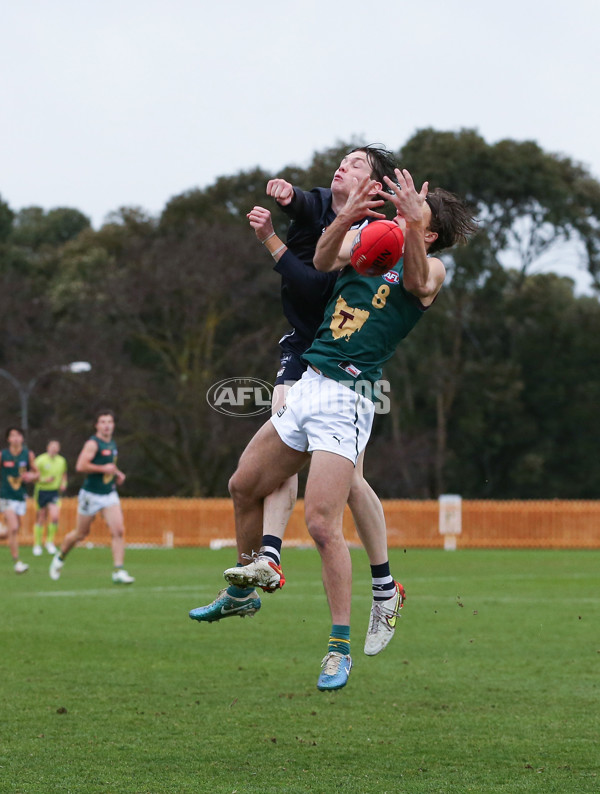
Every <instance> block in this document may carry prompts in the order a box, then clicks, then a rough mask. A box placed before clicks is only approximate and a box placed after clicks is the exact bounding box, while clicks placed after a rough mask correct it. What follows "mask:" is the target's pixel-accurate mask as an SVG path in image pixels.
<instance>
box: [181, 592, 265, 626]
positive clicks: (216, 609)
mask: <svg viewBox="0 0 600 794" xmlns="http://www.w3.org/2000/svg"><path fill="white" fill-rule="evenodd" d="M259 609H260V598H259V597H258V594H257V592H256V590H253V591H252V592H251V593H250V594H249V595H247V596H244V597H243V598H235V596H232V595H229V593H228V592H227V590H221V592H220V593H219V595H218V596H217V597H216V598H215V600H214V601H213V602H212V604H209V605H208V606H205V607H196V609H192V610H191V612H190V617H191V618H192V620H201V621H205V622H206V623H212V622H213V621H215V620H222V619H223V618H230V617H233V616H234V615H239V616H240V617H241V618H245V617H246V615H249V616H250V617H252V615H254V614H255V613H256V612H258V610H259Z"/></svg>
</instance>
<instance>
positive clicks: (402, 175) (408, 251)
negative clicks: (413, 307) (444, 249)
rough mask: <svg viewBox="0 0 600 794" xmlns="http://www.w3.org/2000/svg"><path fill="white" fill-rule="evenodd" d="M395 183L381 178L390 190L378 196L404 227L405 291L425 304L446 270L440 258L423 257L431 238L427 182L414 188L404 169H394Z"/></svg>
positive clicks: (435, 293)
mask: <svg viewBox="0 0 600 794" xmlns="http://www.w3.org/2000/svg"><path fill="white" fill-rule="evenodd" d="M395 173H396V178H397V180H398V184H395V183H394V182H392V180H391V179H390V178H389V177H387V176H386V177H384V179H385V182H386V184H387V186H388V187H389V188H390V190H391V191H392V192H391V193H384V194H382V195H384V196H385V198H386V199H387V200H388V201H391V202H392V204H393V205H394V206H395V207H396V218H395V220H396V222H397V223H398V224H399V226H401V227H404V266H403V276H402V281H403V284H404V288H405V289H406V291H407V292H410V293H411V294H412V295H415V296H416V297H417V298H419V300H420V301H421V303H423V305H425V306H428V305H429V304H430V303H432V302H433V299H434V298H435V296H436V295H437V294H438V292H439V291H440V289H441V286H442V284H443V283H444V279H445V277H446V269H445V267H444V265H443V263H442V260H441V259H437V258H436V257H430V256H427V243H428V241H429V240H430V239H432V238H433V239H435V235H434V233H433V232H431V230H430V229H429V228H428V223H427V217H428V216H427V214H426V213H425V211H424V210H425V199H426V197H427V189H428V187H429V183H428V182H424V183H423V186H422V187H421V190H420V191H417V189H416V187H415V184H414V182H413V178H412V176H411V175H410V173H409V172H408V171H407V170H406V169H403V170H400V169H399V168H396V169H395Z"/></svg>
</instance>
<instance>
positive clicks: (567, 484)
mask: <svg viewBox="0 0 600 794" xmlns="http://www.w3.org/2000/svg"><path fill="white" fill-rule="evenodd" d="M364 143H365V141H362V140H352V141H349V142H347V143H346V142H343V141H338V142H337V143H335V144H334V145H333V146H332V147H331V148H329V149H326V150H324V151H323V152H317V153H315V155H314V157H313V158H312V160H311V162H310V163H308V164H307V165H306V167H302V166H299V165H289V166H288V167H286V168H285V169H283V170H282V172H281V173H280V174H268V173H266V172H264V171H262V170H261V169H253V170H251V171H245V172H240V173H239V174H236V175H232V176H222V177H220V178H219V179H217V180H216V181H215V183H214V184H213V185H209V186H208V187H206V188H196V189H192V190H189V191H186V192H185V193H182V194H181V195H179V196H175V197H173V198H172V199H171V200H170V201H169V202H168V203H167V205H166V207H165V208H164V210H163V212H162V213H161V215H160V217H158V218H153V217H151V216H150V215H148V214H147V213H146V212H145V211H144V210H143V209H141V208H137V207H122V208H120V209H118V210H117V211H116V212H114V213H112V214H111V215H110V216H109V218H108V219H107V222H106V223H105V224H104V225H103V226H102V228H100V229H99V230H94V229H93V228H91V226H90V224H89V221H88V219H87V218H86V217H85V216H84V215H83V214H82V213H80V212H79V211H78V210H75V209H69V208H57V209H56V210H50V211H48V212H46V211H44V210H42V209H40V208H36V207H28V208H25V209H23V210H20V211H17V212H15V211H14V210H13V209H11V208H10V207H9V206H8V205H7V204H6V203H5V202H2V201H1V200H0V367H2V368H4V369H6V370H8V371H10V372H11V373H13V374H14V375H15V377H17V378H18V379H19V380H20V381H21V382H27V381H29V380H30V379H31V378H32V377H34V376H40V378H39V381H38V383H37V384H36V388H35V390H34V392H33V393H32V395H31V400H30V412H29V413H30V417H29V418H30V443H31V446H32V448H33V449H34V450H36V451H39V450H41V449H43V447H44V446H45V443H46V440H47V438H48V436H49V435H58V437H59V438H61V440H62V442H63V449H64V451H65V454H66V456H67V458H68V459H69V460H71V461H73V460H74V457H75V455H76V454H77V452H78V451H79V449H80V447H81V444H82V441H83V440H84V439H85V438H86V437H87V436H88V435H89V433H90V432H91V430H92V427H91V425H92V418H93V413H94V411H95V410H96V409H97V408H100V407H106V406H107V407H112V408H113V409H115V410H116V412H117V417H118V440H119V448H120V458H121V462H122V465H123V468H124V469H125V470H126V471H127V472H128V478H127V481H126V484H125V488H124V491H123V492H124V493H125V494H126V495H127V494H131V495H157V496H158V495H165V496H168V495H182V496H189V495H202V496H224V495H226V493H227V480H228V477H229V475H230V474H231V472H232V471H233V468H234V466H235V464H236V461H237V458H238V456H239V454H240V452H241V451H242V449H243V447H244V444H245V443H246V441H247V440H248V439H249V438H250V436H251V435H252V434H253V433H254V432H255V430H256V429H257V428H258V426H259V425H260V424H261V423H262V421H263V419H264V418H263V417H258V418H255V419H250V418H247V419H242V418H231V417H225V416H222V415H220V414H218V413H216V412H215V411H213V410H212V409H211V408H210V407H209V405H208V404H207V402H206V393H207V390H208V389H209V387H210V386H211V385H212V384H214V383H215V382H217V381H218V380H221V379H223V378H227V377H236V376H237V377H256V378H262V379H264V380H267V381H272V379H273V377H274V373H275V371H276V368H277V363H278V348H277V339H278V338H279V337H280V336H281V335H282V334H283V333H284V332H285V331H286V330H287V325H286V321H285V319H284V318H283V316H282V312H281V306H280V301H279V276H278V275H277V274H276V273H274V271H273V263H272V261H271V258H270V257H269V256H268V255H267V254H266V253H265V251H264V249H263V248H262V247H261V246H260V245H259V244H258V243H257V241H256V239H255V236H254V233H253V232H252V230H251V229H250V228H249V227H248V224H247V221H246V217H245V216H246V212H247V211H248V210H249V209H250V207H252V206H254V205H255V204H262V205H264V206H267V207H270V208H272V210H273V218H274V222H275V224H276V228H277V229H278V231H279V232H280V233H281V234H285V230H286V228H287V218H286V216H285V215H284V213H282V212H280V211H279V210H278V209H277V208H276V206H275V204H274V202H272V201H270V200H269V199H267V198H266V197H265V195H264V188H265V184H266V182H267V180H268V179H269V178H271V177H274V176H283V177H284V178H286V179H288V180H289V181H291V182H293V183H294V184H297V185H299V186H300V187H303V188H305V189H310V188H312V187H314V186H316V185H321V186H328V185H329V184H330V182H331V178H332V174H333V173H334V171H335V169H336V168H337V166H338V164H339V161H340V159H341V158H342V157H343V156H344V155H345V154H346V153H347V152H348V151H350V150H351V149H353V148H355V147H356V146H358V145H362V144H364ZM397 155H398V160H399V162H400V163H401V164H402V165H403V166H405V167H408V168H409V169H410V170H411V171H412V172H413V174H414V176H415V179H416V181H417V182H419V181H420V180H424V179H425V178H427V179H429V181H430V184H431V187H435V186H436V185H441V186H442V187H445V188H447V189H450V190H453V191H455V192H457V193H459V194H462V195H463V196H465V197H466V198H467V199H468V200H469V201H470V202H471V203H472V205H473V206H474V208H475V209H476V214H477V216H478V218H479V220H480V231H479V233H478V234H477V235H476V236H475V237H474V238H473V239H472V240H471V242H470V243H469V245H467V246H466V247H464V248H459V249H456V250H454V251H452V252H448V253H446V254H444V255H443V259H444V261H445V264H446V266H447V269H448V279H447V283H446V284H445V286H444V288H443V290H442V291H441V293H440V295H439V297H438V299H437V300H436V302H435V304H434V306H433V307H432V308H431V309H430V310H429V311H428V313H427V317H426V318H425V319H424V320H423V321H422V322H421V323H420V324H419V325H418V326H417V327H416V329H415V330H414V331H413V333H411V335H410V337H409V338H408V339H407V340H405V342H403V343H402V344H401V345H400V348H399V350H398V353H397V355H396V356H395V357H394V358H393V359H392V360H391V361H390V362H389V363H388V365H387V366H386V369H385V373H384V375H385V377H387V378H388V380H389V381H390V384H391V389H392V390H391V394H390V401H391V410H390V413H389V414H388V415H384V416H377V417H376V420H375V426H374V433H373V438H372V441H371V442H370V445H369V451H368V452H367V458H366V470H367V476H368V477H369V478H370V479H371V480H372V482H373V484H374V486H375V488H376V490H377V492H378V493H379V494H380V495H381V496H382V497H389V498H391V497H396V498H398V497H419V498H429V497H436V496H437V495H438V494H439V493H441V492H444V491H456V492H459V493H462V494H463V496H465V497H471V498H474V497H478V498H480V497H490V498H492V497H493V498H532V497H538V498H550V497H567V498H590V497H595V496H597V492H596V491H597V489H596V483H597V482H598V480H599V478H600V470H599V469H600V462H598V461H597V456H596V455H595V450H596V449H597V448H598V445H599V442H600V438H599V437H598V436H599V434H600V430H598V429H597V423H595V422H594V419H595V410H596V405H597V403H598V397H599V394H600V367H599V366H598V363H599V362H598V356H599V355H600V354H599V352H598V344H597V342H596V340H597V338H598V332H599V330H600V327H599V326H600V304H599V302H598V300H597V298H596V297H594V296H585V297H577V296H576V295H575V294H574V290H573V283H572V281H570V280H569V279H566V278H560V277H558V276H556V275H554V274H546V275H540V274H538V275H536V274H535V266H536V264H537V263H538V261H539V258H540V257H541V256H543V255H545V256H548V255H549V254H551V253H552V252H556V255H559V254H560V252H561V251H563V250H564V246H565V245H567V246H569V245H572V246H577V248H576V250H577V251H579V252H580V253H581V256H582V258H583V259H582V263H583V266H585V267H586V268H587V269H588V271H589V272H590V273H591V274H592V276H593V277H594V278H595V279H596V284H597V285H598V286H600V284H599V282H598V279H599V270H598V246H599V238H598V234H599V232H598V229H599V219H600V185H599V183H598V182H597V181H596V180H595V179H593V178H592V177H591V176H590V174H589V173H587V171H586V170H585V169H584V168H583V167H582V166H580V165H578V164H577V163H574V162H573V161H572V160H570V159H569V158H564V157H559V156H557V155H553V154H549V153H546V152H544V151H542V150H541V149H540V147H539V146H537V144H535V143H533V142H527V141H525V142H517V141H501V142H499V143H497V144H493V145H489V144H487V143H486V142H485V141H484V140H483V138H481V136H480V135H479V134H478V133H477V132H476V131H475V130H461V131H459V132H439V131H435V130H431V129H427V130H421V131H419V132H417V133H416V134H415V135H414V136H412V138H411V139H410V140H409V141H407V142H406V144H405V145H404V146H403V147H402V148H401V149H400V150H399V151H398V152H397ZM75 360H87V361H90V362H91V363H92V365H93V369H92V371H91V372H90V373H89V374H87V375H85V376H69V375H65V374H64V373H60V374H58V373H56V372H50V373H46V374H44V372H45V370H47V369H51V368H52V367H54V366H58V365H62V364H65V363H68V362H70V361H75ZM18 420H19V400H18V395H17V394H16V392H15V390H14V389H13V388H12V386H11V385H10V384H9V383H8V382H7V381H5V380H3V379H0V423H2V424H0V427H2V426H3V427H6V426H7V425H9V424H13V423H15V422H18ZM78 485H79V481H78V478H77V477H73V481H72V486H71V487H72V490H75V489H76V488H77V486H78Z"/></svg>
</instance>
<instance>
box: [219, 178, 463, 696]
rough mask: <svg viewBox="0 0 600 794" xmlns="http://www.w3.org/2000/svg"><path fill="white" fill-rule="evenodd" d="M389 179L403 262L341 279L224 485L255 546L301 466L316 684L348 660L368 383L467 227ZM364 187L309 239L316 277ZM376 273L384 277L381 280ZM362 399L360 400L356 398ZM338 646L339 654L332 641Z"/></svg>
mask: <svg viewBox="0 0 600 794" xmlns="http://www.w3.org/2000/svg"><path fill="white" fill-rule="evenodd" d="M395 174H396V177H397V180H398V184H397V185H395V184H394V183H393V182H392V180H390V179H387V178H386V179H385V182H386V184H387V186H388V187H389V189H390V191H392V192H391V193H390V194H382V195H383V196H384V197H385V198H387V199H389V200H390V201H392V202H393V204H394V205H395V207H396V212H397V215H396V220H397V222H398V224H399V225H400V226H402V227H404V233H405V247H404V255H403V259H402V261H401V262H400V263H398V264H397V265H396V266H395V267H394V268H392V270H390V271H389V273H387V274H385V275H384V276H383V277H367V276H358V275H357V276H355V275H354V274H353V273H347V274H343V275H342V276H341V277H340V279H339V281H338V282H337V283H336V287H335V291H334V294H333V297H332V299H331V301H330V303H329V305H328V308H327V314H326V316H325V319H324V322H323V324H322V325H321V327H320V329H319V330H318V332H317V336H316V339H315V341H314V343H313V344H312V345H311V347H310V348H309V349H308V351H307V352H306V353H305V356H304V357H305V359H306V361H307V362H308V363H309V365H310V366H309V368H308V369H307V371H306V372H305V373H304V375H303V376H302V378H301V379H300V380H299V381H298V382H297V383H295V384H294V385H293V386H292V387H291V388H290V390H289V391H288V393H287V396H286V403H285V405H284V406H283V408H282V409H281V410H280V411H279V412H278V413H277V414H276V415H275V416H273V417H271V419H270V421H268V422H267V423H266V424H265V425H263V427H262V428H261V429H260V430H259V431H258V433H256V435H255V436H254V438H253V439H252V440H251V441H250V443H249V444H248V446H247V447H246V449H245V450H244V452H243V453H242V456H241V458H240V462H239V464H238V468H237V470H236V471H235V473H234V475H233V477H232V478H231V480H230V482H229V489H230V493H231V495H232V498H233V503H234V511H235V523H236V537H237V540H238V549H239V551H240V552H241V553H246V554H251V553H252V549H256V548H259V544H260V540H261V526H262V514H263V503H264V500H265V498H266V496H267V495H268V494H270V493H271V492H272V491H273V490H275V489H276V488H277V487H279V485H280V484H281V483H282V482H284V481H285V480H286V479H287V478H288V477H290V476H291V475H292V474H294V473H296V472H298V471H299V470H300V469H301V468H302V467H303V466H304V465H305V464H306V463H307V462H308V461H310V468H309V472H308V478H307V483H306V489H305V498H304V507H305V518H306V524H307V527H308V530H309V532H310V534H311V537H312V538H313V540H314V541H315V544H316V546H317V549H318V551H319V554H320V555H321V562H322V575H323V584H324V587H325V592H326V595H327V600H328V604H329V609H330V613H331V621H332V625H333V629H334V631H333V632H332V634H333V633H335V636H336V637H337V638H338V639H339V644H338V647H336V648H335V650H332V649H329V653H328V654H327V656H326V657H325V660H324V664H323V669H322V672H321V674H320V676H319V680H318V683H317V687H318V688H319V689H325V690H327V689H339V688H340V687H343V686H345V684H346V683H347V681H348V676H349V674H350V669H351V667H352V659H351V658H350V654H349V652H348V650H347V646H349V641H350V603H351V594H352V568H351V562H350V554H349V551H348V546H347V544H346V541H345V539H344V535H343V532H342V524H343V513H344V507H345V505H346V501H347V498H348V492H349V489H350V485H351V482H352V477H353V472H354V466H355V465H356V461H357V459H358V457H359V455H360V453H361V452H362V450H363V449H364V448H365V446H366V444H367V441H368V439H369V434H370V431H371V425H372V421H373V414H374V403H373V401H372V398H373V397H374V395H373V394H372V386H373V383H374V382H375V381H376V380H377V378H378V376H379V373H380V371H381V366H382V365H383V363H384V362H385V361H386V360H387V359H388V358H389V357H390V356H391V355H392V353H393V351H394V349H395V347H396V346H397V344H398V343H399V342H400V340H401V339H402V338H403V337H405V336H406V335H407V334H408V333H409V332H410V330H411V328H412V327H414V325H415V323H416V322H417V321H418V320H419V318H420V317H422V316H423V314H424V313H425V312H426V310H427V308H428V307H429V306H430V305H431V304H432V303H433V301H434V300H435V297H436V295H437V294H438V292H439V290H440V288H441V286H442V283H443V281H444V278H445V269H444V265H443V264H442V262H441V260H440V259H438V258H437V257H432V256H429V254H430V253H432V252H433V251H435V250H441V249H442V248H446V247H449V246H451V245H454V244H455V243H458V242H462V241H464V240H466V237H467V235H468V234H470V233H471V232H472V231H474V228H475V227H474V224H473V221H472V218H471V213H470V211H469V210H468V209H467V208H466V207H465V205H464V204H463V203H462V202H461V201H460V200H459V199H458V198H457V197H456V196H453V195H452V194H449V193H446V192H445V191H439V190H436V191H434V192H433V193H431V194H430V193H428V185H427V183H425V184H424V185H423V187H422V188H421V190H420V191H417V190H416V188H415V186H414V184H413V180H412V178H411V176H410V174H409V173H408V172H407V171H400V170H398V169H396V172H395ZM372 188H373V180H371V179H369V178H363V179H361V180H360V181H358V180H357V181H356V183H355V185H354V188H353V189H352V191H351V192H350V195H349V197H348V200H347V202H346V204H345V205H344V207H343V208H342V209H341V210H340V212H339V213H338V215H337V217H336V219H335V220H334V221H333V222H332V223H331V224H330V225H329V226H328V227H327V229H326V230H325V232H324V233H323V235H322V237H321V238H320V240H319V242H318V244H317V249H316V254H315V259H314V264H315V267H316V268H317V269H318V270H322V271H330V270H336V269H342V268H344V267H345V266H346V265H347V264H348V262H349V261H350V248H351V244H352V240H353V239H354V237H355V235H356V232H354V231H352V232H350V233H348V230H349V229H350V228H351V226H352V224H353V223H354V222H355V221H356V220H357V219H360V218H364V217H366V216H371V217H375V218H376V217H380V213H378V212H376V210H375V209H374V207H375V206H377V204H374V203H373V197H372ZM386 276H387V278H386ZM365 395H366V396H365ZM345 644H346V647H344V645H345Z"/></svg>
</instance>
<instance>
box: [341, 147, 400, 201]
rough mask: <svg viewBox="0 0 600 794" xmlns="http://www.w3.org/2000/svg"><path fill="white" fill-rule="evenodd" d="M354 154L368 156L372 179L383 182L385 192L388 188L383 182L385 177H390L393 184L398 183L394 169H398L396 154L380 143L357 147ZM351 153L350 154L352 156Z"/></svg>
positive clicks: (353, 150)
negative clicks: (358, 153) (360, 153)
mask: <svg viewBox="0 0 600 794" xmlns="http://www.w3.org/2000/svg"><path fill="white" fill-rule="evenodd" d="M352 152H364V153H365V154H366V155H367V162H368V163H369V165H370V166H371V179H375V180H376V181H377V182H381V184H382V185H383V188H384V190H387V186H386V184H385V182H384V181H383V177H384V176H388V177H389V178H390V179H391V180H392V181H393V182H395V181H396V174H395V173H394V169H395V168H397V163H396V160H395V159H394V153H393V152H390V150H389V149H386V148H385V147H384V146H381V144H378V143H370V144H369V145H368V146H357V148H356V149H352ZM352 152H349V153H348V154H352Z"/></svg>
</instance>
